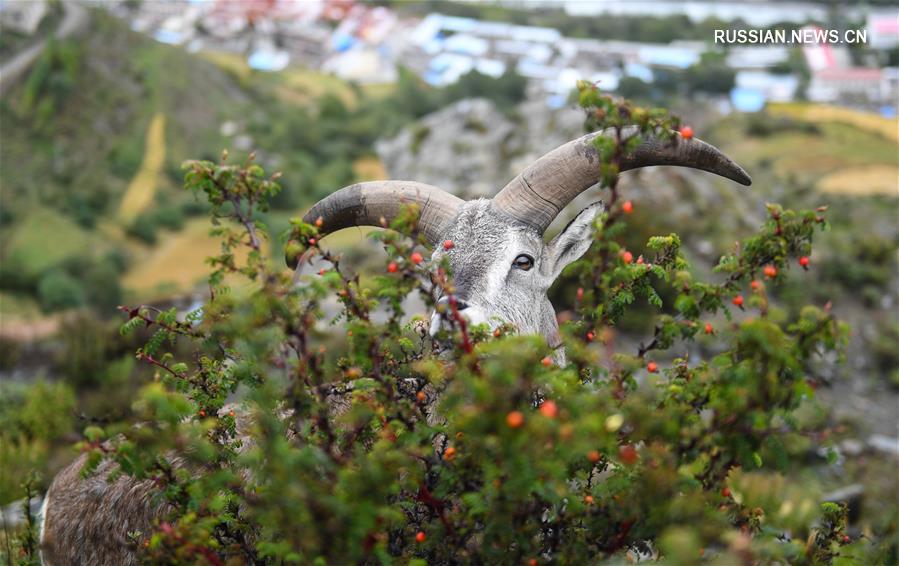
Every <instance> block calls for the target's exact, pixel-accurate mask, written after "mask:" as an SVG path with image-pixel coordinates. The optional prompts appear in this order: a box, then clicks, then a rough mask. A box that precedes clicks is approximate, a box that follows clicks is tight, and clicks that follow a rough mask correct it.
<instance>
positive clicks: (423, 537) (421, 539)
mask: <svg viewBox="0 0 899 566" xmlns="http://www.w3.org/2000/svg"><path fill="white" fill-rule="evenodd" d="M426 540H428V535H426V534H425V532H424V531H418V532H417V533H415V542H417V543H422V542H424V541H426Z"/></svg>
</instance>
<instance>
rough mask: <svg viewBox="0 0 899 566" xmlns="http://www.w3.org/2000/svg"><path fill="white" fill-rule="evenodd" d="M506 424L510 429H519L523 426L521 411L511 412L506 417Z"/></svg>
mask: <svg viewBox="0 0 899 566" xmlns="http://www.w3.org/2000/svg"><path fill="white" fill-rule="evenodd" d="M506 424H507V425H509V427H510V428H519V427H521V425H523V424H524V414H522V412H521V411H512V412H511V413H509V414H508V415H506Z"/></svg>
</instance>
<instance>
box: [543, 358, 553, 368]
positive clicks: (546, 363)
mask: <svg viewBox="0 0 899 566" xmlns="http://www.w3.org/2000/svg"><path fill="white" fill-rule="evenodd" d="M540 363H541V364H543V367H549V366H551V365H553V361H552V359H550V357H549V356H546V357H545V358H543V359H542V360H540Z"/></svg>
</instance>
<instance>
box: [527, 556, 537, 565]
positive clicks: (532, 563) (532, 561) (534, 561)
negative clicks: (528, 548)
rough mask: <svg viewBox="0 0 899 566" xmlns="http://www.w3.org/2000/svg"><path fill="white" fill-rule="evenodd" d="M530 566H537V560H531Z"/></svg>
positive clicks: (529, 561)
mask: <svg viewBox="0 0 899 566" xmlns="http://www.w3.org/2000/svg"><path fill="white" fill-rule="evenodd" d="M528 566H537V559H536V558H531V559H530V560H528Z"/></svg>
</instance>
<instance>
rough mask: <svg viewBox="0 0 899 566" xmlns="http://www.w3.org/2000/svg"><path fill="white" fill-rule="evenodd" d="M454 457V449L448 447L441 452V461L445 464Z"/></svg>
mask: <svg viewBox="0 0 899 566" xmlns="http://www.w3.org/2000/svg"><path fill="white" fill-rule="evenodd" d="M455 457H456V449H455V448H453V447H452V446H450V447H449V448H447V449H446V450H444V451H443V459H444V460H446V461H447V462H451V461H452V460H453V458H455Z"/></svg>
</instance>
